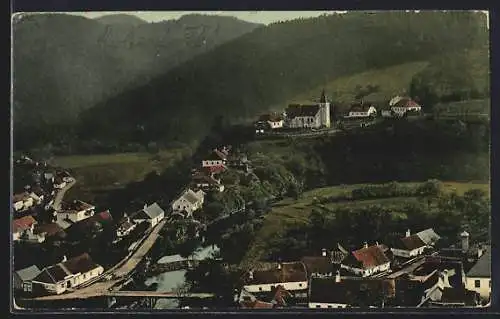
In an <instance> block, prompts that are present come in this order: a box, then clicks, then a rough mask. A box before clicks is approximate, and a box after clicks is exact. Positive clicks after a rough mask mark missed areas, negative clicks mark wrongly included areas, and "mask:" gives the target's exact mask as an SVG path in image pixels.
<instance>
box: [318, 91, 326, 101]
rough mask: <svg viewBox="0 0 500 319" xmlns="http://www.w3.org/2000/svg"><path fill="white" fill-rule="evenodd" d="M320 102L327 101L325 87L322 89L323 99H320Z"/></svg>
mask: <svg viewBox="0 0 500 319" xmlns="http://www.w3.org/2000/svg"><path fill="white" fill-rule="evenodd" d="M319 102H320V103H326V95H325V89H323V91H321V99H320V101H319Z"/></svg>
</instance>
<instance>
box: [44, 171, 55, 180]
mask: <svg viewBox="0 0 500 319" xmlns="http://www.w3.org/2000/svg"><path fill="white" fill-rule="evenodd" d="M43 179H44V180H45V182H46V183H54V180H55V176H54V173H52V172H45V173H43Z"/></svg>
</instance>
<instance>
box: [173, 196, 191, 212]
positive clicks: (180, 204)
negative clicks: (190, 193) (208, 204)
mask: <svg viewBox="0 0 500 319" xmlns="http://www.w3.org/2000/svg"><path fill="white" fill-rule="evenodd" d="M172 209H173V210H174V211H176V210H183V209H184V210H186V211H187V212H188V213H190V214H191V213H192V212H193V211H194V210H196V207H195V205H193V204H191V203H190V202H189V201H187V200H186V199H185V198H184V197H180V198H179V199H178V200H176V201H175V202H174V203H173V204H172Z"/></svg>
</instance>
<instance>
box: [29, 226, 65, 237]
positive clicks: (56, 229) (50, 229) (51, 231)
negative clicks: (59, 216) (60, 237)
mask: <svg viewBox="0 0 500 319" xmlns="http://www.w3.org/2000/svg"><path fill="white" fill-rule="evenodd" d="M34 233H35V234H41V233H46V235H45V236H53V235H56V234H59V233H64V230H63V229H62V228H61V226H59V225H58V224H57V223H50V224H42V225H40V224H37V225H36V226H35V230H34Z"/></svg>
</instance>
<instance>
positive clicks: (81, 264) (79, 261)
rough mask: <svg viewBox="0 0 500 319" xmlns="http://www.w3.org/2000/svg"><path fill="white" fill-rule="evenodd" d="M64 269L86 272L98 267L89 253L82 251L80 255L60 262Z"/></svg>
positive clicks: (74, 272) (72, 271)
mask: <svg viewBox="0 0 500 319" xmlns="http://www.w3.org/2000/svg"><path fill="white" fill-rule="evenodd" d="M62 265H63V266H64V267H66V269H68V270H69V271H70V272H71V273H73V274H77V273H82V274H83V273H86V272H89V271H91V270H92V269H95V268H97V267H99V265H98V264H96V263H95V262H93V261H92V258H90V256H89V254H87V253H83V254H81V255H80V256H76V257H73V258H71V259H69V260H67V261H65V262H63V263H62Z"/></svg>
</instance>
